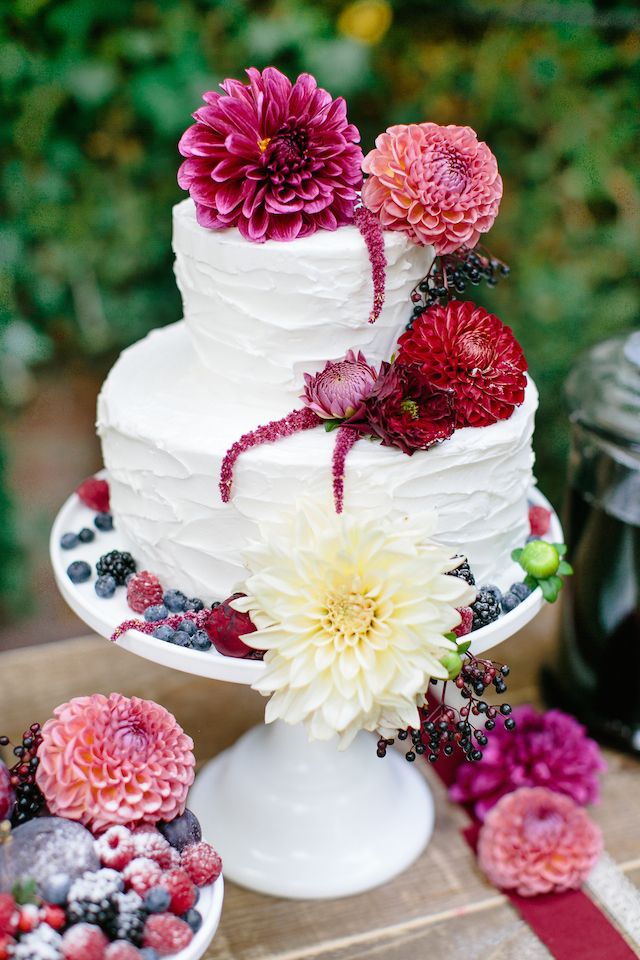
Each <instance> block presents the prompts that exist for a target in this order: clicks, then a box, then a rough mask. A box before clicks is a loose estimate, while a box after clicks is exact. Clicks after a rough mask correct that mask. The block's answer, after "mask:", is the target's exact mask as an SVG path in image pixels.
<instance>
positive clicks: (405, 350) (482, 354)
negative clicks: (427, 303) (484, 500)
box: [396, 300, 527, 427]
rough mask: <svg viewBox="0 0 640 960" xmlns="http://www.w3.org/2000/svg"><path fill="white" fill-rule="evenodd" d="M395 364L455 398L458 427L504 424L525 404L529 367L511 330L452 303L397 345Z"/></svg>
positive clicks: (422, 319) (472, 307)
mask: <svg viewBox="0 0 640 960" xmlns="http://www.w3.org/2000/svg"><path fill="white" fill-rule="evenodd" d="M396 362H397V363H398V364H418V365H419V366H420V369H421V370H422V373H423V375H424V376H425V377H427V379H429V380H430V381H431V382H432V383H434V384H435V385H437V386H439V387H441V388H442V387H449V388H451V389H452V390H454V392H455V397H456V411H457V423H456V426H458V427H486V426H488V425H489V424H491V423H495V422H496V420H508V419H509V417H510V416H511V414H512V413H513V411H514V409H515V408H516V407H517V406H519V405H520V404H521V403H522V402H523V400H524V394H525V388H526V386H527V377H526V370H527V361H526V360H525V356H524V353H523V352H522V347H521V346H520V344H519V343H518V341H517V340H516V338H515V337H514V335H513V333H512V331H511V330H510V328H509V327H507V326H505V324H504V323H502V321H501V320H499V319H498V317H496V316H494V315H493V314H492V313H487V311H486V310H485V309H484V308H483V307H479V306H477V305H476V304H475V303H471V302H470V301H462V300H452V301H451V302H450V303H448V304H447V305H446V306H444V307H443V306H440V305H437V306H433V307H429V308H428V309H427V310H425V311H424V313H423V314H421V315H420V316H419V317H418V318H417V319H416V320H415V321H414V323H413V326H412V328H411V329H410V330H407V331H406V332H405V333H403V334H402V336H401V337H400V339H399V341H398V357H397V361H396Z"/></svg>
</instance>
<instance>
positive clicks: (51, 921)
mask: <svg viewBox="0 0 640 960" xmlns="http://www.w3.org/2000/svg"><path fill="white" fill-rule="evenodd" d="M40 919H41V920H42V922H43V923H46V924H48V926H50V927H53V929H54V930H62V928H63V927H64V925H65V923H66V922H67V915H66V913H65V912H64V910H63V909H62V907H56V906H55V905H54V904H52V903H45V905H44V906H43V907H42V908H41V910H40Z"/></svg>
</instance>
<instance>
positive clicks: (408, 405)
mask: <svg viewBox="0 0 640 960" xmlns="http://www.w3.org/2000/svg"><path fill="white" fill-rule="evenodd" d="M400 409H401V410H402V412H403V413H408V414H409V416H410V418H411V419H412V420H417V419H418V416H419V414H420V411H419V409H418V404H417V403H416V401H415V400H411V399H407V400H403V401H402V403H401V404H400Z"/></svg>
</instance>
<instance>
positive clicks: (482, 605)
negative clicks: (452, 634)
mask: <svg viewBox="0 0 640 960" xmlns="http://www.w3.org/2000/svg"><path fill="white" fill-rule="evenodd" d="M471 609H472V611H473V625H472V627H471V629H472V630H480V629H481V627H486V626H488V625H489V624H490V623H493V621H494V620H497V619H498V617H499V616H500V604H499V603H498V601H497V600H496V598H495V596H494V595H493V594H492V593H490V591H489V590H478V595H477V597H476V600H475V603H472V604H471Z"/></svg>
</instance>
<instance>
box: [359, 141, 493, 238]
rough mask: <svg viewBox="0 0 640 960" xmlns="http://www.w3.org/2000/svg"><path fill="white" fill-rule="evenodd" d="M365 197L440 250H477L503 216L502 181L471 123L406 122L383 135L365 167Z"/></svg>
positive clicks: (393, 226)
mask: <svg viewBox="0 0 640 960" xmlns="http://www.w3.org/2000/svg"><path fill="white" fill-rule="evenodd" d="M362 167H363V170H364V171H365V173H368V174H369V177H368V179H367V180H366V181H365V183H364V186H363V188H362V201H363V203H364V204H365V206H367V207H368V208H369V209H370V210H371V211H372V212H373V213H375V214H377V215H378V216H379V217H380V221H381V223H382V226H383V227H384V228H385V229H387V230H401V231H402V232H403V233H406V234H407V235H408V236H409V237H410V238H411V239H412V240H413V241H414V243H418V244H431V245H432V246H433V247H435V250H436V253H438V254H444V253H452V252H453V251H454V250H457V249H458V248H459V247H462V246H467V247H474V246H475V245H476V243H477V242H478V240H479V239H480V234H482V233H486V231H487V230H489V229H490V228H491V226H492V224H493V221H494V220H495V218H496V216H497V213H498V208H499V206H500V199H501V197H502V180H501V178H500V174H499V173H498V164H497V162H496V158H495V157H494V155H493V154H492V153H491V150H490V149H489V147H488V146H487V145H486V143H482V142H481V141H479V140H478V138H477V136H476V134H475V132H474V131H473V130H472V129H471V127H456V126H454V125H453V124H451V125H449V126H447V127H441V126H439V125H438V124H437V123H412V124H398V125H397V126H394V127H389V129H388V130H387V131H386V132H385V133H381V134H380V136H379V137H378V138H377V139H376V145H375V148H374V149H373V150H371V151H370V153H368V154H367V156H366V157H365V159H364V163H363V165H362Z"/></svg>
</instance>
